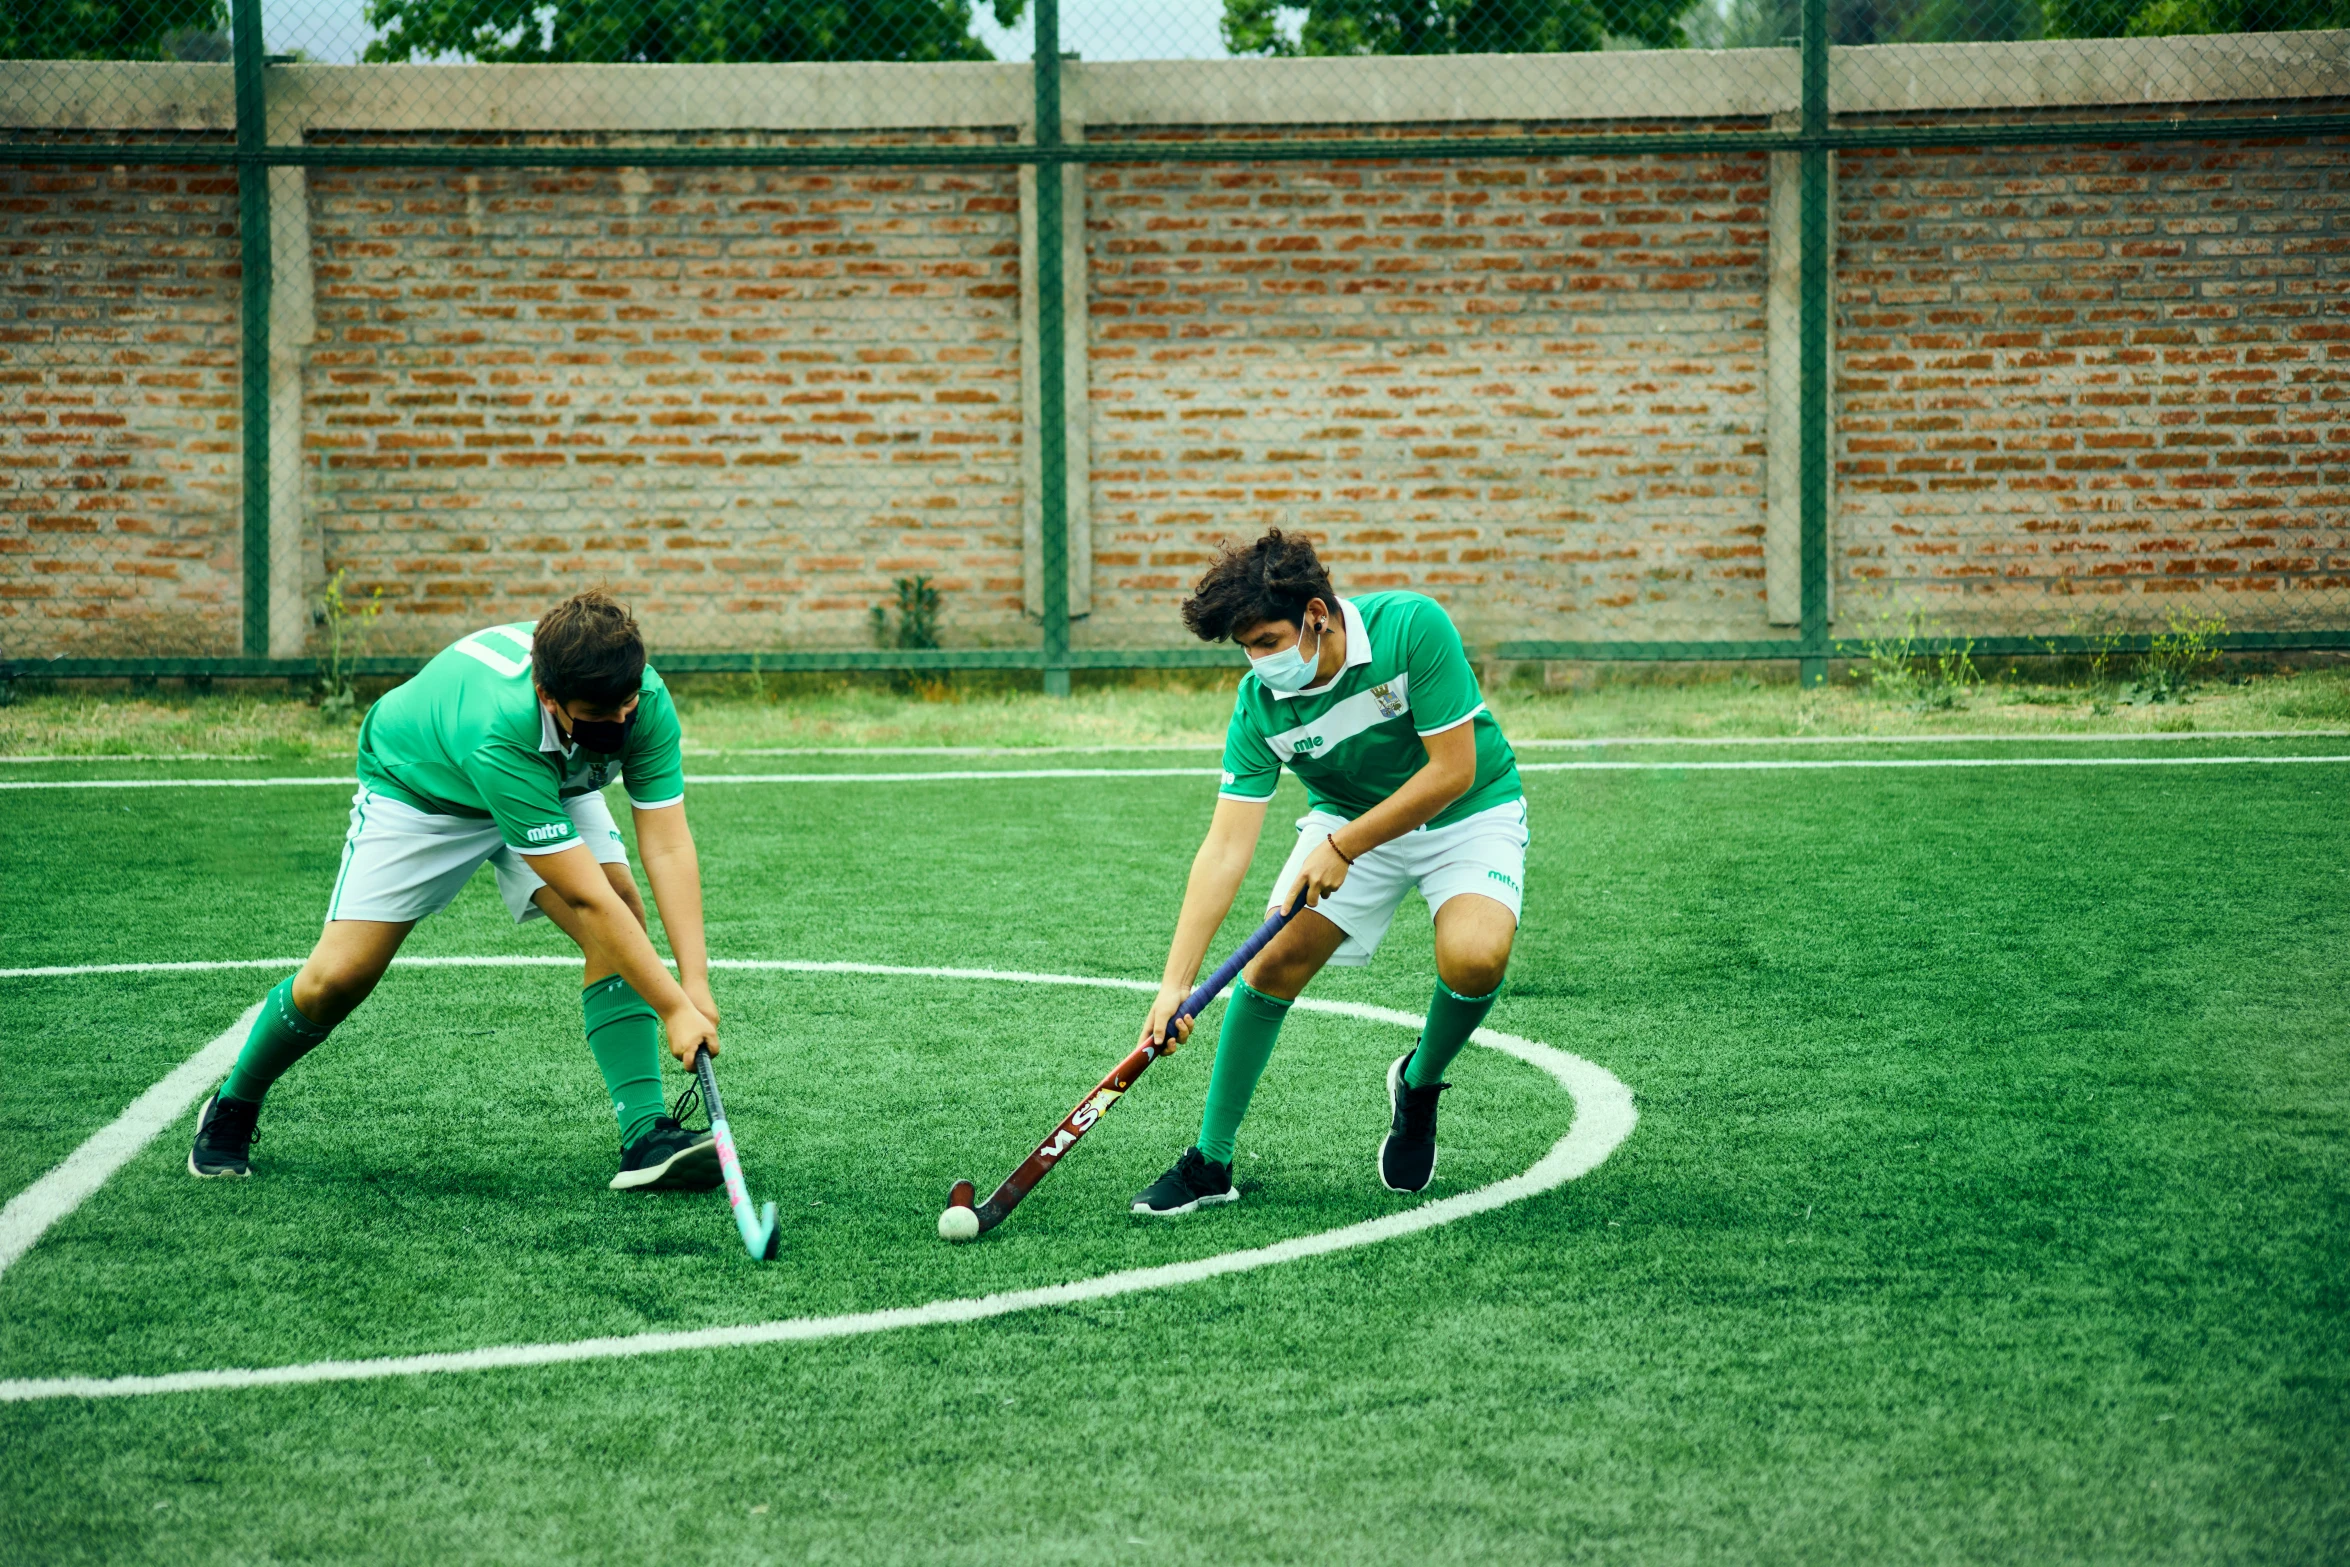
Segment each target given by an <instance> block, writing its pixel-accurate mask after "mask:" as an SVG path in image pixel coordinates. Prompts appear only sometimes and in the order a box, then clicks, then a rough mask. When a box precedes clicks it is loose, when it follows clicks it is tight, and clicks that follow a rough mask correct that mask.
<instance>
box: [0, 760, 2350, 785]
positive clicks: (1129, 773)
mask: <svg viewBox="0 0 2350 1567" xmlns="http://www.w3.org/2000/svg"><path fill="white" fill-rule="evenodd" d="M2340 762H2350V756H1900V757H1889V756H1840V757H1830V758H1824V759H1820V760H1812V759H1809V758H1802V757H1784V758H1773V759H1771V760H1768V761H1753V762H1681V761H1674V762H1521V763H1519V764H1518V770H1519V771H1520V772H1524V773H1671V772H1678V773H1777V772H1825V771H1846V772H1852V771H1868V770H1872V769H1882V768H1902V769H1918V768H1937V767H1973V768H1983V767H2287V766H2295V765H2311V764H2330V763H2340ZM1222 776H1223V773H1222V772H1221V770H1219V769H1217V768H1213V767H1022V768H970V769H958V770H954V771H946V770H941V771H938V772H907V773H689V774H687V775H686V780H685V781H686V782H687V783H689V784H692V785H694V786H695V787H696V788H709V787H713V786H716V785H721V784H875V783H978V782H986V781H989V780H1023V779H1025V780H1034V779H1043V778H1221V777H1222ZM303 786H309V787H328V788H342V789H349V788H352V787H355V785H354V781H353V780H352V779H350V778H348V777H325V778H42V779H30V778H12V779H0V790H5V789H272V788H293V787H303Z"/></svg>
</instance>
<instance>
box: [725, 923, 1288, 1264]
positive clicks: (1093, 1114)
mask: <svg viewBox="0 0 2350 1567" xmlns="http://www.w3.org/2000/svg"><path fill="white" fill-rule="evenodd" d="M1305 906H1306V900H1305V895H1304V893H1303V892H1302V891H1301V892H1300V893H1299V894H1298V897H1297V901H1296V902H1295V903H1294V904H1292V905H1291V906H1290V908H1289V909H1288V910H1287V911H1286V912H1280V911H1276V912H1275V913H1274V914H1273V915H1272V916H1271V917H1270V918H1268V919H1267V920H1266V921H1265V923H1264V924H1262V925H1259V926H1258V927H1257V928H1256V930H1255V932H1254V933H1252V934H1251V935H1250V936H1249V938H1248V940H1246V941H1244V942H1242V943H1241V944H1240V945H1239V946H1238V947H1236V948H1234V949H1233V953H1232V956H1230V957H1228V958H1226V959H1225V960H1224V961H1223V963H1222V964H1221V965H1219V966H1218V968H1217V969H1216V972H1215V973H1213V974H1210V975H1209V976H1208V977H1207V978H1206V979H1204V980H1202V981H1200V983H1199V984H1198V986H1197V987H1195V988H1194V989H1193V990H1192V992H1191V994H1190V995H1188V996H1185V997H1184V998H1183V1005H1181V1006H1179V1007H1177V1008H1176V1009H1175V1015H1174V1016H1173V1017H1170V1018H1169V1019H1167V1026H1166V1028H1165V1030H1164V1031H1162V1032H1161V1034H1160V1035H1159V1037H1158V1038H1157V1039H1153V1040H1145V1041H1143V1042H1142V1043H1141V1044H1139V1045H1137V1046H1135V1047H1134V1050H1133V1053H1132V1054H1130V1055H1128V1056H1127V1057H1126V1059H1125V1060H1123V1061H1121V1062H1119V1063H1118V1064H1117V1065H1116V1066H1114V1067H1112V1068H1111V1069H1110V1075H1109V1076H1107V1077H1105V1078H1103V1079H1102V1080H1101V1081H1100V1082H1099V1083H1096V1084H1095V1085H1094V1088H1093V1092H1092V1093H1090V1094H1087V1095H1086V1096H1085V1097H1084V1098H1083V1099H1081V1100H1079V1101H1078V1102H1077V1108H1076V1109H1074V1110H1072V1111H1070V1112H1069V1113H1068V1114H1067V1115H1065V1116H1063V1117H1061V1124H1060V1125H1059V1126H1056V1127H1054V1128H1053V1130H1052V1135H1051V1136H1049V1137H1047V1138H1046V1139H1045V1140H1044V1141H1043V1142H1041V1143H1038V1144H1037V1145H1036V1148H1035V1149H1034V1151H1032V1152H1031V1153H1030V1154H1029V1155H1028V1157H1027V1158H1026V1159H1023V1160H1022V1161H1021V1162H1020V1168H1018V1169H1017V1170H1014V1171H1013V1172H1012V1173H1011V1174H1010V1175H1007V1176H1005V1177H1004V1184H1003V1185H1001V1186H999V1187H997V1188H996V1189H995V1193H994V1195H992V1196H991V1197H989V1198H988V1199H987V1201H985V1202H983V1203H979V1204H977V1206H974V1205H973V1199H974V1198H976V1197H977V1196H978V1194H979V1189H978V1188H977V1187H976V1186H974V1185H972V1184H971V1183H970V1182H969V1181H957V1182H956V1183H955V1184H954V1186H953V1188H952V1189H951V1190H950V1191H948V1193H947V1207H946V1212H944V1213H942V1214H940V1215H939V1216H938V1233H939V1236H940V1238H941V1239H943V1240H950V1241H971V1240H977V1239H978V1238H979V1237H980V1236H982V1235H985V1234H986V1233H987V1232H988V1231H989V1230H992V1229H994V1228H995V1227H996V1226H997V1225H999V1224H1001V1223H1003V1222H1004V1220H1005V1218H1006V1217H1007V1216H1009V1215H1010V1213H1011V1211H1012V1210H1013V1209H1014V1208H1017V1207H1018V1206H1019V1205H1020V1199H1021V1198H1023V1197H1025V1196H1027V1195H1028V1193H1029V1192H1030V1191H1031V1190H1032V1189H1033V1188H1034V1187H1035V1185H1036V1183H1037V1182H1039V1181H1041V1180H1043V1179H1044V1178H1045V1176H1046V1175H1047V1174H1048V1173H1050V1172H1051V1170H1052V1168H1053V1166H1054V1165H1056V1164H1058V1163H1060V1161H1061V1156H1062V1155H1063V1154H1065V1153H1067V1152H1068V1151H1069V1150H1070V1148H1071V1147H1073V1146H1074V1145H1075V1144H1076V1142H1077V1139H1079V1138H1080V1137H1083V1136H1084V1135H1085V1134H1086V1133H1087V1132H1089V1131H1091V1130H1093V1125H1094V1123H1095V1122H1096V1121H1099V1120H1100V1119H1101V1118H1102V1115H1103V1113H1104V1112H1106V1111H1107V1110H1108V1109H1109V1108H1110V1106H1112V1105H1114V1104H1116V1103H1117V1102H1118V1100H1119V1097H1120V1096H1121V1095H1123V1094H1124V1093H1125V1092H1126V1090H1128V1089H1129V1088H1132V1087H1133V1086H1134V1080H1135V1079H1136V1078H1138V1077H1140V1076H1142V1074H1143V1069H1144V1068H1146V1067H1148V1066H1149V1065H1150V1064H1151V1063H1152V1062H1153V1061H1156V1060H1157V1059H1158V1058H1159V1057H1161V1056H1165V1055H1173V1054H1174V1053H1175V1046H1176V1043H1177V1035H1176V1031H1175V1025H1176V1024H1177V1023H1178V1022H1180V1021H1181V1020H1183V1019H1184V1018H1190V1017H1197V1016H1199V1015H1200V1014H1201V1013H1202V1012H1204V1011H1206V1010H1207V1007H1208V1003H1209V1002H1211V1001H1213V1000H1215V999H1216V998H1217V997H1218V996H1220V995H1222V994H1223V993H1224V987H1225V986H1227V985H1229V984H1231V983H1232V981H1233V979H1234V977H1235V976H1237V975H1238V974H1239V973H1240V971H1241V970H1242V969H1244V968H1246V967H1248V961H1249V959H1251V958H1253V957H1255V956H1256V955H1257V954H1258V953H1260V952H1262V951H1264V950H1265V943H1266V942H1268V941H1271V940H1272V939H1273V938H1274V937H1275V936H1278V935H1280V934H1281V929H1282V927H1283V926H1285V925H1287V924H1288V923H1289V922H1290V921H1291V920H1292V919H1294V918H1296V917H1297V911H1298V910H1299V909H1302V908H1304V907H1305ZM724 1146H725V1145H724V1144H723V1143H722V1144H720V1147H721V1148H723V1147H724Z"/></svg>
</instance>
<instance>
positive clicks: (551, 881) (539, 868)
mask: <svg viewBox="0 0 2350 1567" xmlns="http://www.w3.org/2000/svg"><path fill="white" fill-rule="evenodd" d="M530 868H531V869H532V870H534V871H536V872H538V875H539V880H541V881H543V882H545V883H546V884H547V889H548V890H549V891H550V892H552V893H554V894H555V896H556V897H558V898H561V899H562V900H563V902H564V904H565V905H566V906H567V907H568V908H569V909H570V912H571V914H572V917H573V918H575V919H576V920H578V922H579V926H580V929H581V930H582V931H583V932H585V933H586V935H587V937H588V939H589V940H590V941H592V942H594V943H595V945H596V946H597V948H598V949H600V950H601V951H602V952H604V953H605V954H606V955H607V956H609V957H610V958H611V960H612V966H613V967H614V968H615V969H617V970H618V971H619V973H620V977H621V978H622V979H625V980H627V981H628V983H629V988H630V989H632V990H634V991H635V992H636V993H637V994H638V995H640V996H642V997H644V998H645V1002H646V1004H647V1005H648V1006H650V1007H651V1008H652V1009H653V1010H654V1011H655V1012H657V1013H659V1014H660V1015H661V1023H662V1027H663V1028H664V1029H665V1030H666V1031H667V1032H668V1035H669V1053H670V1054H671V1055H673V1056H675V1057H677V1059H678V1060H679V1061H681V1062H683V1063H684V1064H685V1065H687V1066H689V1067H690V1066H692V1065H693V1062H694V1052H695V1051H696V1050H698V1049H700V1048H702V1047H703V1046H708V1047H709V1051H710V1054H712V1055H716V1054H717V1053H718V1025H717V1024H715V1023H713V1022H711V1021H710V1020H709V1019H708V1018H707V1017H705V1016H703V1015H702V1012H701V1009H700V1008H698V1007H696V1006H695V1005H694V1004H693V1002H692V1001H691V1000H690V999H689V998H688V997H687V995H686V993H685V991H684V989H683V988H682V987H680V986H679V984H678V983H677V981H676V980H674V979H671V978H670V977H669V968H668V965H666V964H664V963H663V962H662V961H661V955H660V954H659V953H658V952H655V951H654V950H653V942H652V938H651V937H649V936H647V935H646V934H645V929H644V927H643V926H642V925H639V924H638V923H637V922H636V916H635V915H633V914H631V913H629V911H628V905H627V904H625V903H623V902H621V901H620V894H619V893H617V892H614V891H613V890H612V883H611V881H610V880H609V879H608V878H607V877H606V876H605V875H604V868H603V867H602V866H600V865H598V864H597V863H596V857H595V856H594V855H592V854H590V853H589V852H588V851H587V848H586V846H585V845H583V844H574V845H572V846H571V847H570V848H568V849H558V850H556V851H555V852H554V853H553V854H534V855H532V856H531V857H530ZM653 885H654V889H655V894H656V896H658V895H659V889H660V882H659V881H658V880H657V879H656V880H655V882H654V884H653ZM661 912H662V914H663V915H664V916H666V915H667V914H668V912H669V910H668V907H667V904H666V902H664V905H663V907H662V910H661ZM695 929H696V934H697V935H699V932H700V922H699V921H698V920H697V921H696V922H695Z"/></svg>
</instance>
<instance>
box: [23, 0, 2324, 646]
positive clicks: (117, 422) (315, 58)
mask: <svg viewBox="0 0 2350 1567" xmlns="http://www.w3.org/2000/svg"><path fill="white" fill-rule="evenodd" d="M2345 29H2350V0H2284V3H2269V0H1310V3H1301V4H1287V3H1281V0H1121V3H1117V4H1112V3H1109V0H1067V3H1066V4H1063V5H1058V6H1056V5H1049V4H1043V3H1039V0H996V3H979V4H971V3H966V0H750V3H742V0H727V3H720V0H267V3H261V0H233V3H228V0H122V3H119V4H117V3H110V0H85V3H82V4H77V5H75V6H72V7H45V8H34V9H32V10H30V11H28V12H27V13H26V14H25V15H23V16H20V17H17V18H15V19H12V20H0V121H4V122H5V123H0V142H5V146H0V193H4V201H0V244H4V245H5V247H6V262H5V273H4V278H5V284H6V289H5V294H4V295H0V657H4V658H5V659H6V660H8V661H9V662H10V664H11V666H12V667H13V669H14V670H15V672H16V673H17V674H18V675H19V676H25V675H39V674H44V673H45V674H51V675H82V674H104V673H145V674H192V675H202V674H239V673H248V674H263V673H292V672H295V671H297V670H305V669H307V668H308V667H309V661H310V660H311V659H312V658H314V657H315V656H316V654H317V651H318V649H319V648H320V646H321V645H322V644H323V643H325V642H328V641H331V640H334V639H335V638H338V637H345V638H347V637H348V636H350V635H352V634H354V633H363V635H364V640H365V643H366V645H367V648H368V651H369V652H370V653H371V654H372V655H373V656H374V657H375V659H376V660H377V661H378V662H377V664H376V665H375V667H377V668H380V669H383V670H387V671H388V670H394V669H399V668H404V667H412V666H413V664H414V662H415V661H416V659H417V658H418V657H420V656H422V655H424V654H427V653H429V652H430V651H432V650H433V649H436V648H437V647H439V646H441V645H443V644H445V643H446V642H447V641H449V640H450V639H452V638H453V637H454V636H456V635H458V634H461V633H462V632H463V631H465V630H468V629H471V628H473V627H475V626H478V625H480V624H482V623H485V622H488V621H491V620H495V619H499V618H505V617H515V618H520V617H527V616H529V615H531V614H533V613H535V612H536V611H537V610H539V609H541V608H543V607H544V605H545V604H546V603H547V602H549V601H550V600H551V599H553V598H555V597H558V596H560V595H561V594H563V593H565V592H567V591H570V590H571V589H572V588H574V587H575V586H577V585H580V584H583V583H588V582H594V583H599V584H603V585H607V586H610V587H612V588H613V589H615V590H616V591H618V592H621V593H622V594H624V595H626V596H627V597H628V598H629V599H630V600H631V601H632V602H633V603H634V604H635V605H636V606H637V607H638V609H639V611H640V613H641V614H642V616H643V617H644V619H645V620H646V622H647V625H648V629H649V631H650V633H651V635H652V636H653V638H654V639H655V642H656V644H657V647H658V648H659V650H660V653H661V656H662V659H663V662H664V665H665V666H667V667H672V668H681V669H682V668H693V667H701V668H709V669H750V668H760V669H770V670H775V669H790V668H854V667H894V668H916V667H930V668H937V667H999V668H1032V669H1041V670H1042V671H1044V678H1045V680H1046V681H1047V684H1048V688H1055V689H1065V688H1066V684H1067V678H1068V671H1069V670H1071V669H1072V668H1086V667H1137V666H1139V667H1149V666H1165V665H1179V664H1196V663H1224V662H1228V661H1229V655H1228V652H1219V651H1218V650H1215V649H1203V648H1199V647H1197V646H1195V645H1194V646H1187V645H1185V643H1184V639H1183V637H1182V634H1181V631H1180V626H1179V623H1178V621H1177V619H1176V616H1175V614H1174V606H1175V604H1176V602H1177V601H1178V600H1179V598H1180V597H1181V595H1182V592H1183V590H1184V588H1185V586H1186V584H1187V583H1188V581H1189V580H1190V579H1191V577H1192V576H1194V575H1195V574H1196V572H1197V570H1198V568H1199V566H1200V565H1201V564H1202V562H1204V560H1205V559H1206V557H1207V555H1208V553H1209V551H1210V550H1212V549H1213V547H1214V546H1215V544H1216V543H1217V542H1218V541H1219V540H1222V539H1227V538H1241V537H1247V536H1251V535H1253V534H1254V533H1255V532H1256V531H1258V530H1260V529H1261V528H1263V527H1264V526H1266V525H1268V524H1273V523H1278V524H1281V525H1283V526H1289V527H1299V528H1303V529H1305V530H1307V531H1308V532H1310V533H1311V534H1313V535H1314V536H1315V537H1316V538H1317V539H1318V540H1320V541H1322V542H1323V544H1324V546H1325V551H1326V553H1327V555H1328V556H1329V558H1330V559H1331V562H1332V565H1333V568H1334V573H1335V575H1336V576H1337V577H1338V579H1339V581H1340V583H1341V586H1342V587H1344V588H1347V589H1349V590H1350V591H1369V590H1374V589H1378V588H1387V587H1405V588H1414V589H1418V590H1421V591H1425V592H1428V593H1431V594H1434V595H1435V596H1437V597H1439V598H1440V599H1442V600H1444V601H1445V603H1446V604H1447V605H1448V607H1450V608H1451V610H1452V611H1453V613H1454V615H1455V616H1456V618H1458V619H1459V620H1460V621H1461V623H1462V625H1463V627H1464V630H1465V631H1466V632H1467V634H1468V635H1469V637H1470V639H1471V641H1472V643H1473V644H1474V645H1476V646H1477V647H1479V648H1480V649H1482V650H1484V651H1485V652H1487V653H1489V654H1492V655H1496V656H1499V657H1502V658H1514V659H1570V658H1571V659H1611V658H1612V659H1762V658H1771V659H1791V660H1799V661H1800V662H1801V663H1802V665H1803V667H1804V669H1805V672H1806V673H1807V674H1808V675H1810V676H1813V677H1815V678H1816V677H1817V676H1818V675H1819V674H1820V673H1821V672H1822V671H1823V670H1824V668H1825V665H1826V662H1827V660H1828V659H1829V658H1831V657H1832V656H1836V655H1837V654H1838V652H1839V650H1840V649H1845V648H1849V647H1850V646H1851V645H1852V644H1853V643H1854V642H1856V641H1860V640H1871V639H1880V638H1911V639H1920V640H1918V641H1916V643H1915V645H1917V646H1919V647H1921V648H1925V647H1931V646H1935V645H1941V644H1947V643H1951V642H1956V643H1960V644H1971V645H1973V646H1974V647H1976V648H1977V649H1978V650H1980V651H1983V652H1986V653H1990V652H1998V653H2032V652H2042V651H2065V650H2079V649H2084V648H2091V647H2126V646H2130V645H2144V643H2145V642H2146V640H2147V639H2149V638H2150V637H2151V636H2153V635H2154V634H2156V633H2159V632H2162V631H2165V630H2166V629H2172V628H2175V627H2177V626H2179V625H2182V624H2188V623H2192V624H2194V625H2196V626H2199V627H2201V628H2203V629H2204V630H2205V631H2206V632H2207V633H2211V634H2216V635H2221V636H2224V638H2225V639H2226V641H2227V642H2228V643H2230V644H2232V645H2235V646H2238V647H2339V646H2345V645H2350V31H2346V30H2345ZM1035 60H1042V61H1044V62H1045V63H1046V68H1044V69H1041V70H1040V69H1036V68H1033V67H1032V64H1031V62H1032V61H1035ZM907 603H914V604H920V605H924V606H927V607H926V608H925V609H924V612H923V613H922V614H921V615H919V616H916V617H913V619H912V620H911V621H909V620H908V618H907V617H906V616H905V615H904V614H903V613H901V611H900V608H899V606H902V605H904V604H907ZM877 609H878V610H880V611H881V612H880V613H878V614H877V613H876V611H877ZM1938 639H1939V642H1938Z"/></svg>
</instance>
